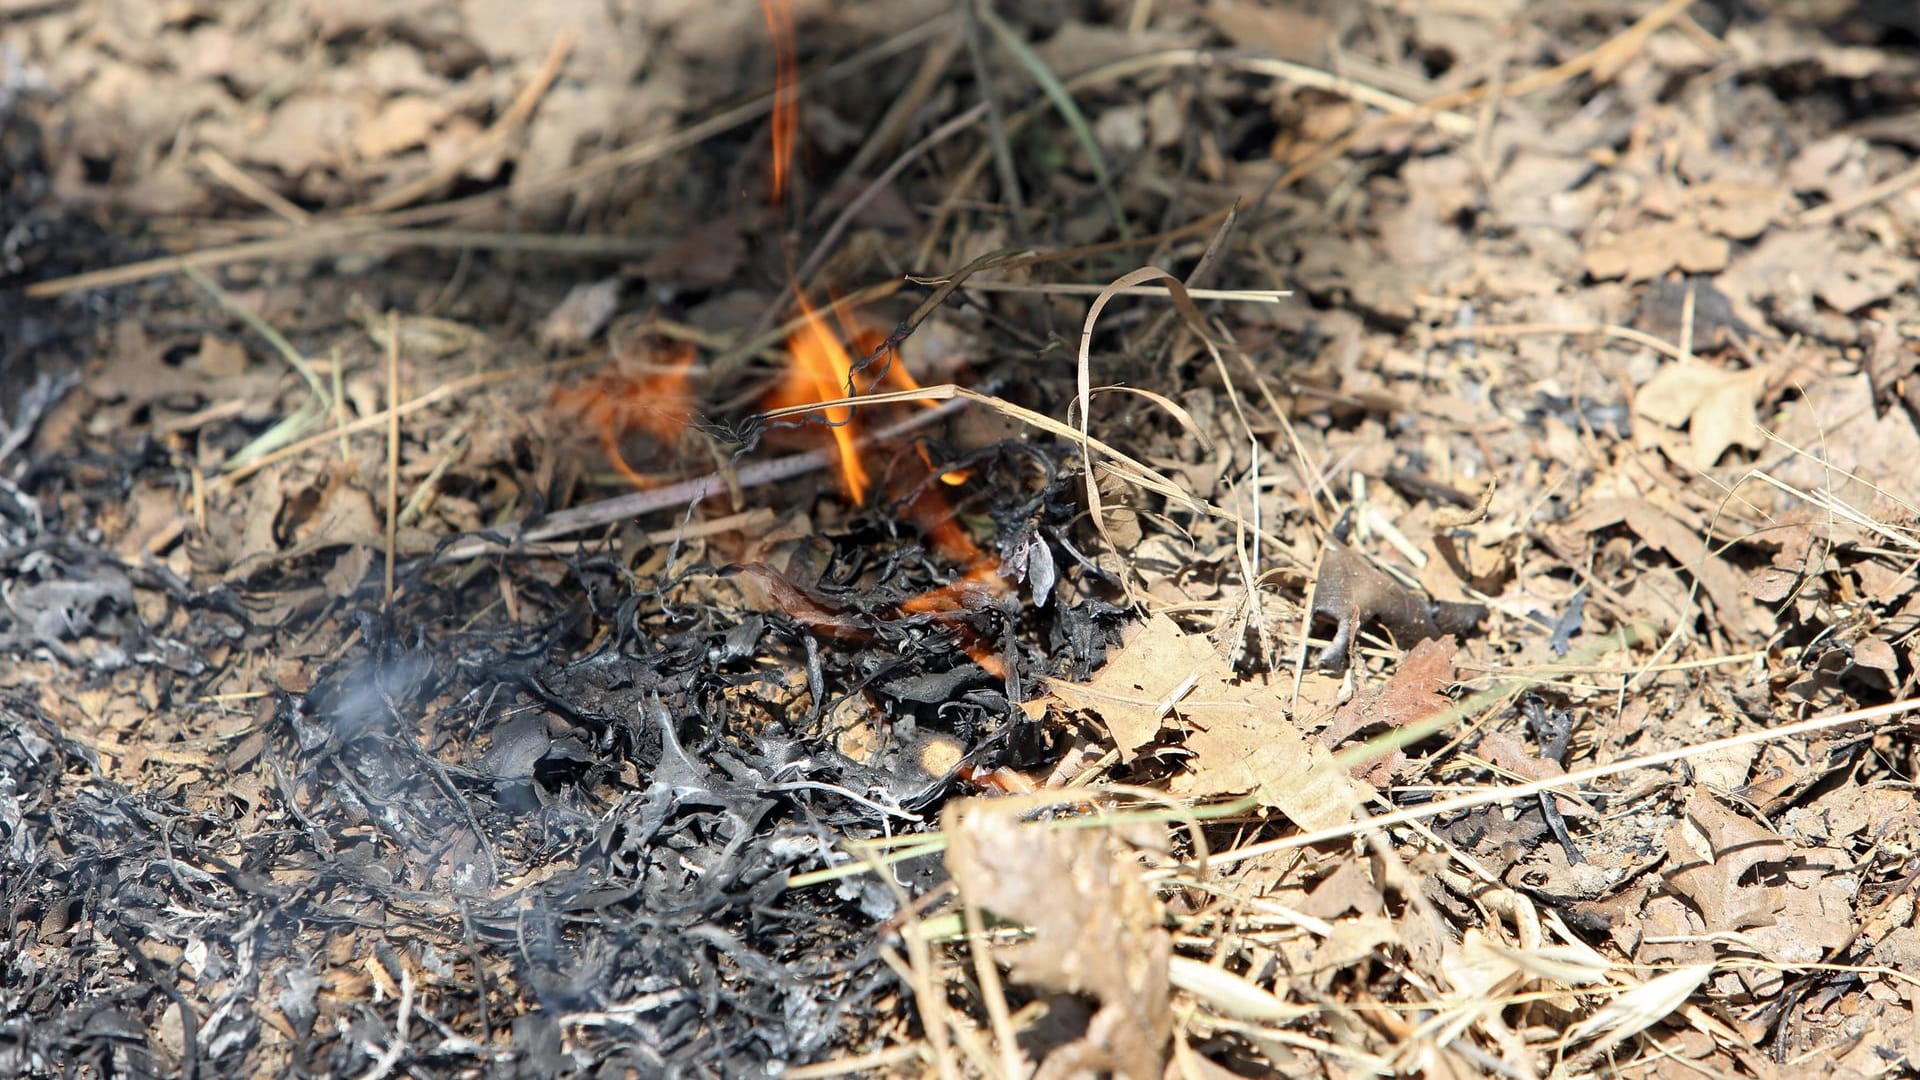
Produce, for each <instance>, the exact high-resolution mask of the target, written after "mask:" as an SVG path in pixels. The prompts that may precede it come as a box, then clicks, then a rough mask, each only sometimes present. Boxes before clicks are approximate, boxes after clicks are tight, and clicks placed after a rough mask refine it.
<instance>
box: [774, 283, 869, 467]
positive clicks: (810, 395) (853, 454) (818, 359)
mask: <svg viewBox="0 0 1920 1080" xmlns="http://www.w3.org/2000/svg"><path fill="white" fill-rule="evenodd" d="M794 296H795V297H796V298H797V299H798V300H799V302H800V318H801V322H800V326H799V327H798V328H797V329H795V330H794V331H793V333H791V334H789V335H788V336H787V353H788V355H789V356H791V357H792V364H791V365H790V367H789V368H788V370H787V379H786V382H785V384H784V385H783V386H782V387H781V388H780V389H779V390H778V391H776V392H775V394H774V398H773V404H774V405H775V406H776V407H777V406H782V405H801V404H811V403H813V402H816V401H833V400H835V399H837V398H843V397H846V396H847V389H848V387H850V386H851V385H852V383H853V358H852V357H850V356H848V355H847V350H846V347H845V346H843V345H841V344H840V339H839V338H837V337H835V336H834V335H833V331H832V330H831V329H829V328H828V326H827V321H826V320H825V319H823V318H821V317H820V312H819V311H818V310H817V309H816V308H815V307H814V306H813V305H812V304H810V303H808V302H807V296H806V293H805V292H802V291H801V290H799V289H795V290H794ZM823 411H824V412H825V414H826V421H827V423H828V424H830V425H832V426H831V427H830V428H829V429H828V430H830V431H832V432H833V441H834V445H835V447H836V448H837V449H838V451H839V455H840V483H841V487H842V488H844V489H845V490H846V493H847V497H848V498H850V499H852V500H853V501H854V502H855V503H856V504H864V503H865V502H866V498H867V487H868V485H869V483H870V481H869V479H868V477H867V469H866V466H865V465H864V464H862V463H861V461H860V450H859V437H858V433H857V431H856V429H855V428H854V426H853V423H854V421H853V409H852V408H851V407H849V406H845V405H841V406H838V407H835V408H831V409H826V410H823Z"/></svg>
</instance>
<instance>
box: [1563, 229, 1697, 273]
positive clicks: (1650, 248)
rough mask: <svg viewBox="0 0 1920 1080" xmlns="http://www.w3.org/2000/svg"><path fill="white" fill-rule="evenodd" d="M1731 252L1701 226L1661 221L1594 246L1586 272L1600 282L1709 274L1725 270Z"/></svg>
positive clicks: (1588, 257) (1587, 260)
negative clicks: (1671, 272)
mask: <svg viewBox="0 0 1920 1080" xmlns="http://www.w3.org/2000/svg"><path fill="white" fill-rule="evenodd" d="M1731 251H1732V248H1731V247H1730V246H1729V245H1728V244H1727V241H1726V239H1725V238H1724V237H1719V236H1713V235H1710V234H1708V233H1707V232H1705V231H1703V230H1702V229H1700V228H1699V227H1698V226H1695V225H1690V224H1681V223H1679V222H1661V223H1659V224H1656V225H1646V226H1642V227H1640V228H1638V229H1634V230H1632V231H1630V232H1626V233H1622V234H1620V235H1619V236H1615V237H1611V238H1609V239H1606V240H1603V241H1601V242H1600V243H1599V244H1597V245H1595V246H1594V247H1593V249H1592V250H1590V251H1588V252H1587V259H1586V263H1587V273H1588V274H1590V275H1592V276H1593V277H1594V278H1596V279H1599V280H1601V281H1605V280H1609V279H1611V278H1626V279H1627V280H1628V281H1647V280H1649V279H1651V278H1656V277H1659V276H1660V275H1662V274H1664V273H1666V272H1667V271H1669V270H1674V269H1679V270H1685V271H1686V272H1687V273H1690V274H1708V273H1713V272H1716V271H1719V270H1722V269H1725V268H1726V265H1727V257H1728V255H1729V253H1730V252H1731Z"/></svg>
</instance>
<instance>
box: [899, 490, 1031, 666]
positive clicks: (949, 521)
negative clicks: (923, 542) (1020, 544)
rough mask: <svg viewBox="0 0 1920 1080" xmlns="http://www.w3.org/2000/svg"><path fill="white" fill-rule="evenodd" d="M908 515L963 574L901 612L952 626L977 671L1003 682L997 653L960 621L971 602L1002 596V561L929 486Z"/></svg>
mask: <svg viewBox="0 0 1920 1080" xmlns="http://www.w3.org/2000/svg"><path fill="white" fill-rule="evenodd" d="M941 479H943V480H944V479H946V476H945V475H943V476H942V477H941ZM907 514H908V516H910V517H911V518H913V520H914V523H915V524H917V525H919V526H920V531H921V532H922V533H924V534H925V535H926V538H927V543H928V544H930V545H932V547H933V550H934V552H935V553H936V554H938V555H939V556H940V557H941V558H943V559H946V560H947V561H948V562H952V563H958V564H959V565H960V566H961V567H962V568H963V569H962V571H961V574H960V578H959V580H957V581H954V582H952V583H951V584H947V585H942V586H940V587H939V588H937V589H930V590H928V591H926V592H923V593H921V594H920V595H918V596H914V597H909V598H908V599H906V600H904V601H902V602H901V604H900V610H901V612H902V613H904V614H908V615H919V614H927V615H933V616H935V617H936V618H938V619H939V620H940V621H941V622H944V623H946V624H947V625H949V626H952V627H954V628H955V629H956V630H958V631H959V632H960V634H961V647H962V648H964V649H966V651H967V655H968V656H969V657H972V659H973V662H974V663H976V664H979V665H980V668H981V670H983V671H985V672H987V673H988V674H989V675H993V676H995V677H996V678H1002V679H1004V678H1006V675H1007V665H1006V663H1005V662H1004V661H1002V660H1001V659H1000V654H999V653H997V652H995V651H994V650H993V647H992V646H991V644H990V643H987V642H984V641H982V640H980V638H979V637H978V636H977V635H976V634H974V632H973V631H972V629H971V628H969V627H967V626H965V625H963V624H962V623H961V622H960V621H959V619H958V615H959V614H960V613H961V612H963V611H965V610H966V609H967V606H968V602H969V601H970V600H971V601H973V602H976V603H977V602H980V601H982V600H985V599H988V598H990V597H993V596H998V595H999V594H1000V593H1002V592H1004V591H1005V589H1006V579H1005V578H1003V577H1001V575H1000V560H999V559H997V558H995V557H993V556H992V555H990V554H988V553H986V552H984V551H981V550H980V546H979V545H978V544H975V543H974V542H973V537H971V536H968V535H967V530H966V529H964V528H962V527H961V525H960V522H959V521H958V520H957V519H956V518H955V517H954V514H953V510H952V508H951V507H949V506H948V505H947V501H946V499H944V498H942V497H941V495H940V493H939V492H938V491H937V490H935V489H934V488H933V487H932V486H931V485H923V486H922V487H921V488H920V490H919V491H917V492H916V493H915V494H914V496H913V500H912V502H910V503H909V504H908V506H907Z"/></svg>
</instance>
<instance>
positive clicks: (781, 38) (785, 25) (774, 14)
mask: <svg viewBox="0 0 1920 1080" xmlns="http://www.w3.org/2000/svg"><path fill="white" fill-rule="evenodd" d="M760 12H761V14H763V15H765V16H766V19H767V36H768V37H770V38H772V39H773V201H774V202H779V201H780V196H781V195H782V194H783V193H784V192H785V191H786V188H787V169H788V166H789V164H790V163H791V162H792V161H793V139H794V135H795V133H796V132H798V131H799V128H800V96H799V93H798V86H797V84H798V81H799V79H798V76H799V69H800V62H799V53H798V51H797V50H796V48H795V45H794V34H793V4H792V0H760Z"/></svg>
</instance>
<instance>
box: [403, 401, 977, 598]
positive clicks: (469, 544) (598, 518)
mask: <svg viewBox="0 0 1920 1080" xmlns="http://www.w3.org/2000/svg"><path fill="white" fill-rule="evenodd" d="M966 403H967V399H966V398H952V399H949V400H947V401H943V402H941V403H940V404H939V405H937V406H935V407H933V408H930V409H923V410H921V411H919V412H916V413H914V414H913V415H911V416H909V417H907V418H906V419H905V420H902V421H900V422H899V423H897V424H893V425H891V426H888V427H884V428H881V429H880V430H878V431H876V432H874V433H873V434H871V435H868V436H866V437H864V438H862V439H860V440H859V442H860V443H861V444H867V443H879V442H887V441H889V440H892V439H897V438H899V437H900V436H902V435H905V434H908V433H910V432H913V431H917V430H919V429H920V428H923V427H926V426H927V425H928V424H931V423H933V422H934V421H936V420H941V419H944V418H946V417H948V416H951V415H953V414H954V413H955V412H958V411H959V410H960V409H961V408H962V407H964V406H965V405H966ZM838 460H839V452H838V451H837V450H835V449H832V448H825V447H823V448H821V449H819V450H809V451H806V452H805V453H800V454H791V455H788V456H787V457H782V458H774V459H773V460H771V461H758V462H754V463H752V464H750V465H744V466H742V467H741V468H740V469H739V470H737V471H736V472H735V474H734V480H735V482H736V483H737V484H738V485H739V486H740V488H741V489H743V490H744V489H746V488H753V487H764V486H766V485H767V484H777V483H780V482H782V481H786V480H792V479H794V478H796V477H800V476H805V475H807V474H808V473H810V472H815V471H817V470H820V469H823V468H826V467H827V466H829V465H832V464H833V463H834V462H836V461H838ZM726 490H727V476H726V474H725V473H721V472H712V473H707V474H706V475H704V476H696V477H694V478H692V479H690V480H682V481H681V482H679V483H677V484H668V485H666V486H664V487H657V488H648V489H646V490H645V491H632V492H628V493H627V494H624V495H615V496H614V497H612V498H610V499H601V500H599V501H597V502H590V503H587V504H586V505H584V506H573V507H568V508H567V509H565V510H558V511H555V512H554V513H551V514H548V515H547V516H546V517H544V518H542V519H541V520H540V522H539V524H537V525H534V526H532V527H530V528H528V529H525V530H523V531H521V532H518V533H515V534H511V535H510V536H509V538H508V539H509V541H510V542H511V543H516V544H517V543H537V542H539V541H542V540H551V539H554V538H555V537H559V536H565V535H567V534H568V533H576V532H580V531H581V530H583V529H592V528H597V527H599V526H603V525H611V524H614V523H615V522H619V521H625V520H627V519H628V518H635V517H640V516H642V515H645V514H652V513H657V512H659V511H661V510H670V509H674V508H676V507H681V506H689V505H692V504H694V503H698V502H702V501H705V500H707V499H710V498H712V497H714V496H715V495H719V494H722V493H724V492H725V491H726ZM498 550H501V546H500V543H499V541H497V540H493V539H489V538H487V537H472V538H469V539H466V540H462V541H459V542H457V543H454V544H451V545H449V546H447V547H446V548H443V549H442V550H441V551H440V552H439V553H438V554H437V555H435V556H434V557H433V558H434V561H435V562H460V561H463V560H466V559H472V558H475V557H477V556H480V555H484V554H487V553H488V552H492V551H498Z"/></svg>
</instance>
